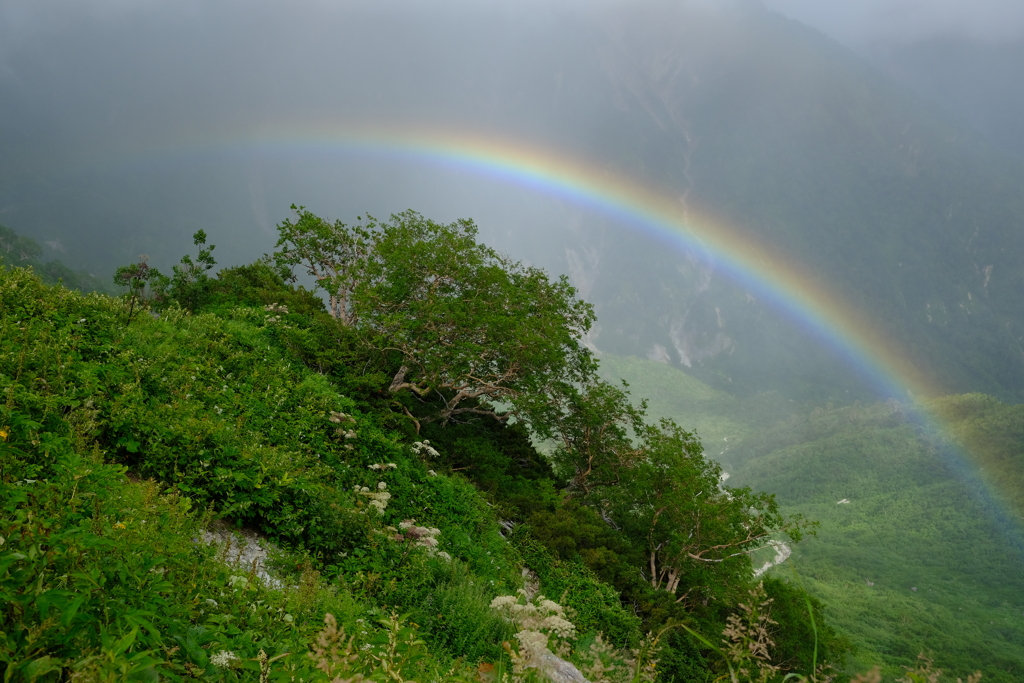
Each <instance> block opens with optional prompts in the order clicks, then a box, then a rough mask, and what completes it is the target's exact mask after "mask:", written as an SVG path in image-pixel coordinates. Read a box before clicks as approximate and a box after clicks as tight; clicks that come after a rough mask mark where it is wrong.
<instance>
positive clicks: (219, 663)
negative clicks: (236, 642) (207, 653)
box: [210, 650, 242, 669]
mask: <svg viewBox="0 0 1024 683" xmlns="http://www.w3.org/2000/svg"><path fill="white" fill-rule="evenodd" d="M241 661H242V660H241V659H240V658H239V656H238V655H236V654H235V653H234V652H231V651H230V650H221V651H220V652H218V653H217V654H215V655H213V656H212V657H210V664H213V665H214V666H215V667H217V668H218V669H233V668H235V667H236V666H237V665H238V664H240V663H241Z"/></svg>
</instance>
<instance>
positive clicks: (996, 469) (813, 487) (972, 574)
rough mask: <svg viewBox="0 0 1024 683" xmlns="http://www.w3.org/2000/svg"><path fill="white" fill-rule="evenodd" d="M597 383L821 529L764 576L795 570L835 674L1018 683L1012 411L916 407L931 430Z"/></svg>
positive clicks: (864, 415) (1021, 447)
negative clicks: (670, 422)
mask: <svg viewBox="0 0 1024 683" xmlns="http://www.w3.org/2000/svg"><path fill="white" fill-rule="evenodd" d="M602 373H603V374H604V375H605V376H606V377H607V378H608V379H613V378H615V377H616V376H618V377H621V378H625V379H627V380H628V381H629V382H630V384H631V385H632V386H633V387H635V388H636V389H637V391H638V392H639V393H642V394H644V395H646V396H648V397H649V399H650V400H649V412H650V413H651V414H653V415H658V416H680V415H687V416H694V420H693V423H694V424H696V425H697V426H698V431H699V433H700V435H701V436H702V437H704V447H705V450H706V451H707V452H709V453H712V454H713V455H714V457H715V459H716V460H718V461H719V462H721V463H722V466H723V469H725V470H726V471H727V472H728V473H729V474H730V475H731V476H730V479H729V482H730V483H737V484H747V485H750V486H752V487H754V488H755V489H756V490H759V491H766V492H770V493H773V494H775V495H776V496H777V499H778V504H779V507H780V509H781V510H782V511H784V512H786V513H788V514H803V515H805V516H806V517H807V518H808V519H813V520H816V521H818V522H819V523H820V528H819V530H818V533H817V534H816V535H815V536H813V537H811V538H807V539H805V540H804V541H802V542H801V543H800V544H799V545H797V546H795V547H793V554H792V557H791V559H790V560H789V561H788V562H787V563H785V564H783V565H781V566H780V567H778V568H775V569H772V570H771V571H770V572H769V574H768V575H769V576H779V577H787V578H788V577H791V576H793V574H792V570H791V569H790V567H793V568H795V569H796V570H797V571H798V572H799V575H800V577H801V578H800V583H801V584H802V585H803V586H805V587H806V588H807V590H808V591H809V592H810V593H811V594H812V595H813V596H815V597H816V598H820V599H821V600H822V601H824V603H825V604H827V605H828V612H827V614H828V617H829V621H830V623H832V624H834V625H835V627H836V628H837V630H839V631H840V632H841V633H843V634H844V636H846V637H848V638H849V639H850V642H851V644H852V645H853V647H854V651H853V653H851V654H850V655H849V656H848V657H847V666H846V671H847V672H849V673H853V672H863V671H865V670H866V669H868V668H870V667H871V666H874V665H879V666H881V667H882V670H883V671H884V673H885V675H886V676H895V675H898V674H899V673H901V672H902V670H903V668H904V667H908V666H910V665H911V664H912V663H913V662H914V658H915V657H916V656H917V654H918V653H921V652H931V653H933V655H932V656H933V657H934V665H935V666H938V667H941V668H943V669H945V670H946V671H949V672H952V673H954V674H955V675H959V676H961V677H966V676H968V675H970V674H971V673H972V672H973V671H974V670H975V669H979V668H980V669H981V670H982V671H983V673H984V676H985V679H984V680H996V681H1014V680H1017V679H1019V678H1020V675H1021V671H1022V669H1024V635H1022V634H1024V619H1022V617H1024V605H1022V601H1021V598H1020V596H1021V595H1022V594H1024V580H1022V577H1021V572H1020V566H1021V560H1022V557H1024V539H1022V538H1021V534H1020V522H1019V521H1015V520H1019V519H1021V510H1022V498H1021V495H1022V494H1021V492H1022V491H1024V486H1022V482H1021V479H1020V473H1021V471H1024V463H1022V461H1021V454H1022V453H1024V413H1022V411H1021V407H1020V406H1010V405H1005V404H1002V403H1000V402H999V401H997V400H996V399H994V398H991V397H989V396H984V395H981V394H970V395H964V396H947V397H943V398H941V399H936V400H934V401H932V402H930V403H929V404H928V405H927V406H925V408H926V410H927V411H928V413H929V414H930V415H933V416H935V417H936V418H937V420H938V422H939V423H941V424H942V426H943V428H942V430H941V432H939V431H936V429H935V428H934V427H932V426H929V425H926V424H919V421H918V420H917V419H915V418H913V415H912V413H910V412H909V411H908V410H907V409H906V408H905V407H904V406H901V405H900V404H899V403H896V402H889V403H879V404H874V405H866V406H865V405H852V406H844V407H834V406H831V405H830V406H827V407H825V408H815V409H808V408H804V407H802V406H797V405H796V404H794V403H793V402H790V401H788V400H785V399H782V398H780V397H779V396H778V395H777V394H774V393H768V394H755V395H751V396H747V397H744V398H734V397H731V396H728V395H725V394H722V393H721V392H717V391H714V390H712V389H710V388H708V387H707V386H706V385H703V384H701V383H700V382H699V381H698V380H696V379H694V378H692V377H690V376H688V375H685V374H684V373H682V372H680V371H678V370H676V369H674V368H671V367H669V366H666V365H663V364H661V363H656V362H653V361H647V360H641V359H637V358H620V357H614V356H605V357H603V358H602ZM967 452H969V453H970V461H967V460H965V457H966V456H965V455H964V453H967ZM993 492H994V493H993ZM993 496H995V497H993ZM840 501H849V502H842V503H841V502H840ZM772 555H773V553H772V552H770V549H765V551H763V552H762V554H760V555H758V556H756V557H755V564H760V563H761V562H765V561H768V560H769V559H771V557H772ZM912 589H916V590H912ZM803 670H809V668H808V667H804V669H803Z"/></svg>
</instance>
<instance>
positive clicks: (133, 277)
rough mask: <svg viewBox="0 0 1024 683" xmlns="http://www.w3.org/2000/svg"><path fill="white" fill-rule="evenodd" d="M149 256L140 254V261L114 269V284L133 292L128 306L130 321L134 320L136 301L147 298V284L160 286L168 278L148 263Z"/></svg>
mask: <svg viewBox="0 0 1024 683" xmlns="http://www.w3.org/2000/svg"><path fill="white" fill-rule="evenodd" d="M148 261H149V257H148V256H146V255H145V254H143V255H142V256H139V262H138V263H132V264H129V265H127V266H121V267H120V268H118V269H117V270H116V271H114V284H115V285H118V286H119V287H127V288H128V291H129V293H130V294H131V304H130V305H129V307H128V322H129V323H130V322H131V321H132V316H133V315H134V313H135V302H136V301H138V300H145V298H146V297H145V294H146V286H147V285H150V286H151V287H154V286H159V284H158V283H163V282H164V281H166V280H167V278H166V276H164V275H163V274H161V273H160V271H159V270H157V269H156V268H153V267H152V266H150V265H149V263H148Z"/></svg>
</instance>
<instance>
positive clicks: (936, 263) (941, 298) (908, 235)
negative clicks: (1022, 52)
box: [0, 2, 1024, 399]
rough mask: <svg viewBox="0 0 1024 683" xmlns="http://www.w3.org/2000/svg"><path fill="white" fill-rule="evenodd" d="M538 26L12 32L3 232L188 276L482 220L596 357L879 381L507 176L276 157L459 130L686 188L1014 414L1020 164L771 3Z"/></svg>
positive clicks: (255, 14)
mask: <svg viewBox="0 0 1024 683" xmlns="http://www.w3.org/2000/svg"><path fill="white" fill-rule="evenodd" d="M540 7H541V6H534V5H532V4H530V3H526V4H524V5H517V6H515V7H513V6H511V5H488V6H486V7H485V6H482V5H476V4H473V5H468V6H466V5H463V4H460V3H454V4H451V5H446V6H431V7H430V8H427V7H424V6H421V5H417V4H416V3H402V2H398V3H393V4H388V5H387V6H386V7H376V8H372V9H371V8H370V7H369V6H363V5H360V4H348V5H344V6H340V5H339V6H322V5H316V4H309V5H303V6H301V7H299V8H296V9H289V10H288V11H284V10H282V9H281V8H279V7H276V6H274V5H272V4H259V3H257V4H247V5H245V6H244V7H242V6H241V5H237V4H233V3H230V2H225V3H218V4H208V5H203V6H201V7H200V6H196V7H191V9H189V10H188V11H174V10H169V9H167V8H166V7H160V6H158V5H155V6H152V7H150V8H148V9H146V8H134V9H132V10H125V9H122V10H115V9H110V8H104V9H103V10H102V11H101V10H97V9H96V7H93V6H92V5H87V4H86V5H80V6H79V5H69V6H68V7H67V8H66V12H65V13H64V14H58V13H49V14H45V13H41V14H38V15H33V14H32V12H31V11H28V10H23V11H22V13H23V14H24V15H25V16H27V17H28V19H25V18H24V17H23V16H22V15H21V14H17V15H16V14H14V13H8V14H7V15H4V16H5V17H6V18H7V27H6V28H7V30H6V32H5V33H4V34H3V35H4V36H6V38H5V40H6V46H5V48H4V50H3V51H2V53H0V60H2V61H0V66H2V67H3V68H2V69H0V121H3V124H4V125H3V126H2V127H0V151H2V158H3V162H2V164H0V218H2V219H3V221H4V223H5V224H6V225H8V226H9V227H11V228H13V229H14V230H16V231H19V232H21V233H23V234H28V235H30V236H32V237H34V238H35V239H36V240H37V241H39V242H41V243H43V242H52V243H55V244H60V245H62V247H63V248H65V249H66V250H68V252H69V253H74V254H75V255H76V256H77V257H78V258H80V259H81V260H82V265H85V266H87V267H89V268H90V269H92V270H93V271H94V272H95V271H101V272H102V271H104V270H107V271H110V270H112V268H113V266H114V265H115V264H118V263H123V262H125V261H127V260H130V259H134V258H135V257H136V256H137V255H138V254H140V253H146V254H150V255H151V256H153V258H154V262H162V261H161V260H163V261H167V262H172V261H173V260H176V257H177V255H178V254H180V253H182V252H183V251H185V250H186V248H187V246H188V244H189V238H190V236H191V234H192V233H193V232H194V231H195V230H196V229H198V228H203V229H205V230H207V232H208V233H209V234H210V236H211V241H212V242H214V243H217V244H218V245H219V247H218V252H217V254H218V257H219V259H220V260H221V261H222V263H237V262H241V261H247V260H251V259H253V258H255V257H257V256H259V255H260V254H261V253H263V252H265V251H268V250H269V249H270V248H271V246H272V243H273V225H274V223H276V222H277V221H279V220H280V219H282V218H283V217H284V216H285V215H287V207H288V205H289V204H291V203H292V202H297V203H303V204H306V205H307V206H310V207H311V208H312V209H314V210H316V211H318V212H320V213H324V214H327V215H329V216H331V217H332V218H341V219H343V220H352V219H353V218H354V217H355V216H356V215H357V214H362V213H364V212H367V211H369V212H371V213H374V214H377V215H387V214H388V213H390V212H392V211H398V210H402V209H405V208H408V207H412V208H415V209H418V210H420V211H422V212H424V213H426V214H428V215H430V216H432V217H436V218H438V219H441V220H449V219H452V218H455V217H457V216H471V217H473V218H476V219H477V220H478V221H479V222H480V223H481V226H482V228H483V234H484V237H485V239H487V240H488V241H490V242H493V243H495V244H496V245H497V246H499V247H500V248H502V249H505V250H507V251H509V252H511V253H512V254H513V255H514V256H516V257H519V258H524V259H527V260H530V261H532V262H535V263H539V264H541V265H545V266H547V267H549V268H551V269H553V270H557V271H561V272H567V273H569V274H571V276H572V278H573V280H574V282H576V284H577V285H578V286H579V287H580V289H581V292H582V293H583V295H584V296H585V297H586V298H588V299H589V300H591V301H593V302H594V303H595V304H596V305H597V309H598V313H599V317H600V320H599V326H598V328H597V329H596V330H595V332H594V335H593V337H592V341H593V342H594V343H595V344H596V346H597V347H598V348H600V349H603V350H607V351H612V352H616V353H623V354H625V353H633V354H637V355H641V356H643V355H648V356H650V357H652V358H658V359H661V360H664V361H667V362H670V363H673V364H675V365H678V366H688V367H689V371H690V372H691V373H693V374H695V375H697V376H699V377H701V378H702V379H704V380H706V381H708V382H711V383H712V384H714V385H715V386H717V387H719V388H727V389H728V390H730V391H741V390H750V389H757V390H764V389H776V390H779V391H781V392H783V393H784V394H786V395H788V396H797V397H812V398H815V399H824V398H826V397H841V398H845V397H847V396H863V395H867V394H869V393H870V392H872V391H873V390H875V389H876V388H875V387H871V386H866V385H865V384H863V383H862V382H861V380H860V379H859V378H858V376H857V375H856V373H855V371H854V370H852V369H849V368H847V366H846V365H845V363H844V362H843V361H842V360H841V359H839V358H837V357H836V356H834V355H833V354H832V352H831V351H830V350H829V349H827V348H824V347H822V346H821V344H820V342H819V341H818V340H816V339H814V338H812V337H809V336H808V335H807V334H805V332H804V331H803V330H802V329H801V326H800V324H799V323H798V322H796V321H793V320H790V319H788V318H787V317H786V316H784V315H782V314H780V313H779V312H778V311H777V310H775V309H774V308H773V307H772V306H770V305H767V304H766V303H765V302H764V301H762V300H761V298H760V297H759V293H757V292H750V291H746V290H745V289H744V288H742V287H740V286H738V285H737V284H735V283H734V282H733V281H732V280H730V279H729V278H728V277H726V276H725V275H724V274H723V273H722V271H721V269H720V267H719V266H718V264H716V262H715V260H714V258H712V257H711V256H709V255H708V254H706V253H696V252H694V253H685V252H681V251H680V250H679V249H678V248H675V247H673V248H669V249H666V247H665V244H664V243H661V242H659V241H657V240H655V239H653V238H651V237H650V236H647V235H644V234H641V233H638V232H637V231H636V230H635V229H632V228H631V227H629V226H623V225H621V224H620V223H618V222H616V221H615V220H613V219H612V218H610V217H607V216H601V215H597V214H594V213H592V212H589V211H587V210H585V209H584V208H581V207H579V206H577V205H575V204H573V203H572V202H571V201H566V200H564V199H562V198H558V197H550V196H546V195H544V194H543V193H541V194H537V193H531V192H529V191H526V190H523V189H522V188H516V187H511V186H508V185H507V184H503V183H502V181H501V180H500V179H494V178H487V177H474V176H473V175H472V174H467V173H466V172H461V173H453V172H449V171H447V170H446V169H443V168H442V169H437V168H435V167H432V166H431V165H430V164H429V163H428V164H425V165H420V166H417V165H416V164H415V163H413V164H411V165H410V164H409V163H407V161H406V160H404V159H402V158H398V159H390V158H383V157H385V156H386V155H381V154H375V153H373V152H371V153H368V154H365V155H363V156H359V155H355V156H353V155H351V154H347V153H346V154H342V153H339V152H338V151H337V150H336V149H334V148H333V147H332V146H331V144H330V141H329V140H323V139H317V138H316V137H313V138H312V139H310V140H308V141H301V140H300V141H299V142H302V143H303V144H293V143H295V139H292V138H290V139H287V140H285V143H286V144H285V143H281V142H280V138H281V136H282V135H283V134H282V133H281V132H280V131H282V130H288V129H289V128H288V127H289V126H298V127H299V128H300V129H301V127H302V125H306V124H308V123H309V122H311V121H325V120H326V121H329V122H331V123H332V125H336V126H342V125H344V124H345V123H346V122H351V121H356V120H385V121H389V122H392V123H394V124H395V125H397V126H408V127H409V128H410V129H416V128H419V127H425V126H435V125H443V126H445V127H447V128H449V129H454V130H463V129H464V130H467V131H472V132H474V133H475V134H477V135H480V136H482V137H485V138H488V137H489V138H494V139H503V140H513V141H514V140H520V141H525V142H528V143H529V144H531V145H534V146H541V147H544V146H547V147H550V148H551V149H554V150H559V153H565V154H572V155H576V156H577V157H579V158H583V159H587V160H589V163H591V164H592V165H593V166H594V167H595V168H596V169H606V170H607V171H608V172H609V173H617V174H622V175H625V176H627V177H629V178H631V179H633V180H634V181H636V182H638V183H643V184H645V185H648V186H650V187H652V188H655V189H658V190H659V191H662V192H664V193H666V194H669V195H670V196H675V197H677V198H678V199H679V201H680V202H681V204H682V205H684V206H692V207H694V208H695V209H700V210H702V211H705V212H708V213H711V214H713V215H715V216H717V217H719V219H720V220H722V221H723V222H725V223H729V224H732V225H734V226H736V227H737V228H738V229H739V230H741V231H746V232H748V233H749V234H750V235H751V236H752V237H754V238H756V239H757V240H758V241H760V242H762V243H764V244H767V245H769V246H770V247H772V248H774V249H777V250H779V251H781V252H783V253H785V254H787V255H788V257H789V258H791V259H792V260H793V261H795V262H798V263H801V264H803V265H804V266H805V267H807V268H809V269H810V270H811V271H812V272H813V273H815V274H817V275H818V276H819V277H820V278H821V279H823V280H825V281H828V282H829V283H830V286H831V287H832V288H833V289H834V290H836V291H838V292H841V293H842V295H843V296H845V297H846V298H847V299H848V300H849V301H850V302H851V303H852V304H853V305H854V306H855V307H859V308H861V309H862V310H864V311H866V312H867V313H868V314H869V317H870V319H871V320H872V321H873V324H875V325H877V326H878V327H879V328H880V329H882V330H884V331H885V332H886V333H887V334H889V335H891V336H892V337H894V338H895V339H896V340H897V341H898V342H899V343H900V344H902V345H903V346H904V347H905V348H907V349H908V350H909V352H910V354H911V355H913V356H914V357H915V358H916V359H917V360H918V362H919V364H920V365H922V366H923V367H925V368H927V370H928V372H929V373H933V374H934V375H935V376H936V378H937V380H938V382H939V383H940V384H941V385H942V386H943V387H944V388H945V389H946V390H949V391H967V390H980V391H986V392H989V393H993V394H997V395H999V396H1001V397H1003V398H1019V397H1020V389H1019V387H1021V386H1024V351H1022V347H1021V343H1020V339H1021V337H1022V335H1024V330H1022V329H1021V326H1022V321H1024V315H1022V314H1024V310H1022V307H1024V300H1022V299H1021V297H1019V296H1018V290H1019V282H1020V279H1021V277H1022V275H1024V272H1022V269H1021V266H1020V264H1019V262H1018V259H1017V258H1016V255H1017V254H1018V253H1019V252H1020V248H1021V247H1022V246H1024V245H1022V244H1021V241H1022V240H1024V231H1022V230H1021V227H1022V225H1021V223H1022V221H1024V205H1022V204H1024V200H1022V199H1021V197H1022V195H1021V192H1020V190H1021V189H1022V183H1024V163H1022V162H1020V161H1019V160H1015V159H1012V158H1004V157H1002V156H999V155H996V154H993V153H992V152H991V149H990V148H989V147H986V146H985V145H984V144H983V143H981V142H979V139H978V136H977V135H974V134H969V133H966V132H964V130H961V129H959V128H956V127H954V126H952V125H950V124H947V123H945V122H946V121H948V120H949V117H948V115H947V114H945V113H941V114H939V113H935V112H932V111H931V110H929V109H928V108H927V107H926V106H925V105H923V104H922V102H923V100H922V99H920V97H919V96H917V95H915V94H911V93H909V92H905V91H904V87H903V86H900V85H898V84H897V82H896V81H893V80H891V79H889V78H887V77H885V76H883V75H881V74H880V73H879V72H878V71H876V70H875V69H874V68H873V67H872V66H870V65H869V63H868V62H867V61H866V60H864V59H863V58H860V57H857V56H856V55H854V54H853V53H852V52H850V51H848V50H847V49H845V48H843V47H840V46H839V45H838V44H837V43H834V42H832V41H831V40H829V39H827V38H826V37H824V36H823V35H822V34H820V33H818V32H817V31H815V30H812V29H809V28H807V27H804V26H802V25H800V24H798V23H796V22H793V21H789V20H786V19H784V18H782V17H781V16H780V15H777V14H774V13H772V12H770V11H768V10H766V9H764V8H762V7H761V6H759V5H757V4H755V3H747V2H725V3H715V4H708V3H703V2H691V3H668V2H644V3H628V4H627V3H616V2H607V3H572V2H566V3H565V4H560V5H558V6H555V7H551V6H546V5H545V6H543V7H544V9H543V10H542V9H541V8H540ZM90 8H91V9H90ZM11 17H13V19H12V18H11ZM15 19H17V20H18V21H15ZM18 22H20V23H18ZM254 131H255V132H254ZM239 139H241V142H239ZM319 143H323V145H324V146H323V149H322V150H320V149H318V147H317V145H318V144H319ZM140 150H142V151H140ZM51 256H53V255H51ZM76 265H77V264H76Z"/></svg>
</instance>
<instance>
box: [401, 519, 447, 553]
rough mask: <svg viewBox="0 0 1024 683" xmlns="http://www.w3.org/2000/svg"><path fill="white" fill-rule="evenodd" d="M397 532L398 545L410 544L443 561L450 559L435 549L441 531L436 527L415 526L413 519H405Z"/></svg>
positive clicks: (441, 551)
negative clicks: (424, 549)
mask: <svg viewBox="0 0 1024 683" xmlns="http://www.w3.org/2000/svg"><path fill="white" fill-rule="evenodd" d="M398 529H399V532H398V533H396V535H395V537H394V538H395V540H396V541H398V542H399V543H405V542H408V543H411V544H412V545H413V546H415V547H418V548H426V549H427V552H428V553H429V554H430V555H435V556H437V557H440V558H442V559H445V560H450V559H452V556H451V555H449V554H448V553H446V552H444V551H443V550H438V549H437V537H438V536H440V535H441V530H440V529H438V528H437V527H426V526H416V520H415V519H405V520H402V521H401V522H400V523H399V524H398Z"/></svg>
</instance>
